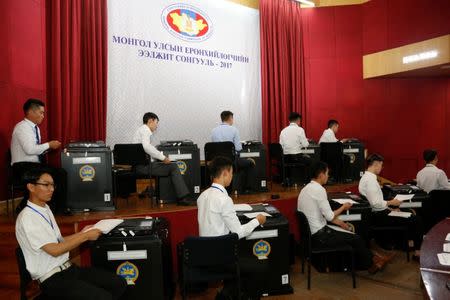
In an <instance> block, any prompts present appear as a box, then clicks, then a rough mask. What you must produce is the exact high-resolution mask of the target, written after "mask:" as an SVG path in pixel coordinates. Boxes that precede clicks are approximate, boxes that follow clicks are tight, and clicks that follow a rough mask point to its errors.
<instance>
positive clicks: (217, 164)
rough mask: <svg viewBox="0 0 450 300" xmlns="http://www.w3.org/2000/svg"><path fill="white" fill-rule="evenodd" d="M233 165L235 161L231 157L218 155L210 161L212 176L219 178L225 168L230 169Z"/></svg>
mask: <svg viewBox="0 0 450 300" xmlns="http://www.w3.org/2000/svg"><path fill="white" fill-rule="evenodd" d="M232 167H233V162H232V161H231V159H229V158H227V157H224V156H216V157H215V158H214V159H213V160H212V161H211V162H210V163H209V173H210V175H211V177H212V178H218V177H220V174H222V172H223V171H224V170H229V169H230V168H232Z"/></svg>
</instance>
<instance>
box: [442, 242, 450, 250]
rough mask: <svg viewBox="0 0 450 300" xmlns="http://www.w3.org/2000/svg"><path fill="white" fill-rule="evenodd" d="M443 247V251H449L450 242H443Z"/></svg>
mask: <svg viewBox="0 0 450 300" xmlns="http://www.w3.org/2000/svg"><path fill="white" fill-rule="evenodd" d="M443 248H444V252H450V243H445V244H444V247H443Z"/></svg>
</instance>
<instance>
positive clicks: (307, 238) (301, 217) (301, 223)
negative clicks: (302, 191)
mask: <svg viewBox="0 0 450 300" xmlns="http://www.w3.org/2000/svg"><path fill="white" fill-rule="evenodd" d="M297 221H298V229H299V233H300V247H301V249H302V251H303V255H304V257H309V256H311V229H310V228H309V223H308V219H307V218H306V216H305V214H304V213H303V212H301V211H297Z"/></svg>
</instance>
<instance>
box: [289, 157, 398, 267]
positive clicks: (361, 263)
mask: <svg viewBox="0 0 450 300" xmlns="http://www.w3.org/2000/svg"><path fill="white" fill-rule="evenodd" d="M311 177H312V180H311V182H310V183H308V184H307V185H306V186H305V187H304V188H303V189H302V190H301V192H300V194H299V196H298V202H297V210H298V211H301V212H303V213H304V214H305V216H306V218H307V219H308V223H309V227H310V230H311V234H312V236H311V238H312V243H313V244H316V245H318V246H321V247H339V246H342V245H349V246H351V247H352V248H353V249H354V251H355V256H356V265H357V268H358V269H361V270H368V271H369V272H370V273H375V272H377V271H378V270H380V269H382V268H383V267H384V266H385V264H386V263H387V262H388V261H389V260H390V259H391V258H392V256H391V257H389V256H379V255H374V254H372V252H371V251H370V250H369V249H368V248H367V247H366V245H365V242H364V240H363V239H362V238H361V237H360V236H359V235H357V234H352V233H350V232H349V233H346V232H341V231H337V230H335V229H333V228H331V227H328V226H327V221H328V222H331V223H333V224H335V225H337V226H339V227H341V228H342V229H345V230H350V228H349V227H348V225H347V224H346V223H345V222H343V221H342V220H340V219H339V215H340V214H342V213H343V212H344V211H346V210H348V209H350V207H351V206H352V205H351V204H350V203H345V204H343V205H342V206H341V207H340V208H338V209H336V210H335V211H332V210H331V207H330V203H329V202H328V197H327V192H326V190H325V189H324V187H323V185H324V184H326V183H327V181H328V166H327V164H326V163H324V162H321V161H319V162H316V163H313V165H312V166H311Z"/></svg>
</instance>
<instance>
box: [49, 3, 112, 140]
mask: <svg viewBox="0 0 450 300" xmlns="http://www.w3.org/2000/svg"><path fill="white" fill-rule="evenodd" d="M106 11H107V10H106V0H71V1H69V0H63V1H50V0H48V1H47V4H46V17H47V66H48V70H47V91H48V96H47V98H48V99H47V103H48V105H47V111H48V124H49V126H48V127H49V130H48V133H49V138H50V139H58V140H60V141H62V143H63V145H65V144H66V143H68V142H69V141H71V140H104V139H105V136H106V84H107V77H106V76H107V35H106V34H107V15H106Z"/></svg>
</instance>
